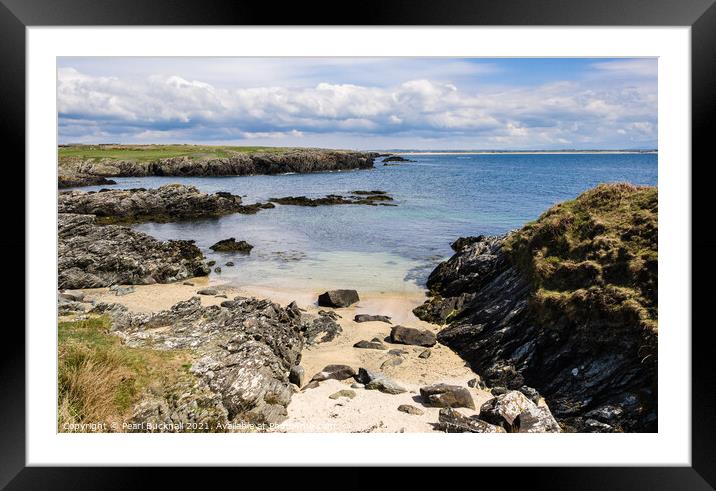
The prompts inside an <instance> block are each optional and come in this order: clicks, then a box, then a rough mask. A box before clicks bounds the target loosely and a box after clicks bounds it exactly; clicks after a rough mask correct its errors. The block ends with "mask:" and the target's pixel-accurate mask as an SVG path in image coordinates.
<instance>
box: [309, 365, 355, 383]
mask: <svg viewBox="0 0 716 491" xmlns="http://www.w3.org/2000/svg"><path fill="white" fill-rule="evenodd" d="M355 374H356V372H355V370H353V369H352V368H351V367H349V366H348V365H326V366H325V367H323V370H321V371H320V372H318V373H317V374H315V375H314V376H313V377H312V378H311V381H312V382H314V381H315V382H323V381H324V380H328V379H335V380H346V379H348V378H351V377H354V376H355Z"/></svg>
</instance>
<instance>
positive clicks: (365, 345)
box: [353, 340, 385, 350]
mask: <svg viewBox="0 0 716 491" xmlns="http://www.w3.org/2000/svg"><path fill="white" fill-rule="evenodd" d="M353 347H354V348H362V349H379V350H384V349H385V345H384V344H383V343H382V342H380V341H365V340H363V341H358V342H357V343H356V344H354V345H353Z"/></svg>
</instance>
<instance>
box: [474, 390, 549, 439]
mask: <svg viewBox="0 0 716 491" xmlns="http://www.w3.org/2000/svg"><path fill="white" fill-rule="evenodd" d="M480 418H481V419H484V420H485V421H487V422H489V423H492V424H496V425H499V426H502V427H503V428H505V429H506V430H507V431H510V432H520V433H544V432H550V433H555V432H559V431H560V428H559V424H558V423H557V421H556V420H555V419H554V417H553V416H552V413H551V412H550V411H549V409H548V408H547V407H544V406H537V405H536V404H535V403H534V402H532V401H531V400H529V399H528V398H527V397H526V396H525V395H524V394H522V393H521V392H519V391H516V390H513V391H511V392H508V393H507V394H502V395H500V396H497V397H495V398H494V399H490V400H489V401H487V402H485V403H484V404H483V405H482V406H481V407H480Z"/></svg>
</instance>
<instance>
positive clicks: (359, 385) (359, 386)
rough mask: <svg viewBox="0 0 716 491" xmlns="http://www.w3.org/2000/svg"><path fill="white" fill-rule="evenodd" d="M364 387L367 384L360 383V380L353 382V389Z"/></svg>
mask: <svg viewBox="0 0 716 491" xmlns="http://www.w3.org/2000/svg"><path fill="white" fill-rule="evenodd" d="M363 388H365V385H363V384H359V383H358V382H355V383H352V384H351V389H363Z"/></svg>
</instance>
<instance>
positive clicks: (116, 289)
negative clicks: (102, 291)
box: [109, 285, 134, 297]
mask: <svg viewBox="0 0 716 491" xmlns="http://www.w3.org/2000/svg"><path fill="white" fill-rule="evenodd" d="M109 291H111V292H113V293H114V294H115V295H116V296H118V297H121V296H124V295H129V294H130V293H134V287H133V286H131V285H129V286H121V285H112V286H110V287H109Z"/></svg>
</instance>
